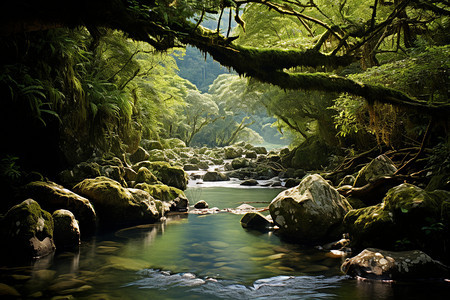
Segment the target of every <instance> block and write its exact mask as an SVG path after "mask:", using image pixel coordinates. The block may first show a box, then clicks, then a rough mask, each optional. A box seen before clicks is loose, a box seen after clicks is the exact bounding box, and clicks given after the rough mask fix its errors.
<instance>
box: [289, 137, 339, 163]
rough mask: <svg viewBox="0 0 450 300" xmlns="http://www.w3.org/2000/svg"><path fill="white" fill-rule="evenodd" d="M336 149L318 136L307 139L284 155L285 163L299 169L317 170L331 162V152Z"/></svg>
mask: <svg viewBox="0 0 450 300" xmlns="http://www.w3.org/2000/svg"><path fill="white" fill-rule="evenodd" d="M334 151H335V149H334V148H332V147H330V146H329V145H328V144H326V143H325V142H324V141H323V140H321V139H319V138H318V137H317V136H312V137H309V138H308V139H306V140H305V141H304V142H303V143H302V144H301V145H300V146H298V147H297V148H295V149H293V150H292V151H291V152H290V153H289V154H287V155H283V158H282V161H283V165H287V166H291V167H293V168H297V169H300V168H301V169H305V170H317V169H322V168H323V167H324V166H327V165H328V163H329V158H330V156H331V154H333V152H334Z"/></svg>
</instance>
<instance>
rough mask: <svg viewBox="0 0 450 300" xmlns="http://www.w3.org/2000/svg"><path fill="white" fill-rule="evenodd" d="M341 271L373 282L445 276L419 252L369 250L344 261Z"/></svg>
mask: <svg viewBox="0 0 450 300" xmlns="http://www.w3.org/2000/svg"><path fill="white" fill-rule="evenodd" d="M341 269H342V271H343V272H344V273H346V274H347V275H350V276H353V277H361V278H367V279H374V280H418V279H427V280H429V279H432V278H435V279H438V278H439V279H441V278H448V276H449V269H448V267H446V266H445V265H443V264H442V263H440V262H439V261H436V260H434V259H432V258H431V257H430V256H428V255H427V254H425V253H424V252H422V251H419V250H411V251H401V252H392V251H383V250H379V249H374V248H369V249H365V250H364V251H362V252H361V253H359V254H358V255H357V256H355V257H352V258H348V259H347V260H346V261H345V262H344V263H343V265H342V267H341Z"/></svg>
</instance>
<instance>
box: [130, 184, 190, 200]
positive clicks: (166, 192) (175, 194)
mask: <svg viewBox="0 0 450 300" xmlns="http://www.w3.org/2000/svg"><path fill="white" fill-rule="evenodd" d="M135 188H137V189H141V190H143V191H146V192H147V193H149V194H150V195H151V196H152V197H153V198H155V199H158V200H161V201H172V200H175V199H176V198H179V197H181V198H186V199H187V197H186V195H185V194H184V192H183V191H182V190H180V189H177V188H175V187H173V186H167V185H164V184H145V183H141V184H137V185H136V186H135Z"/></svg>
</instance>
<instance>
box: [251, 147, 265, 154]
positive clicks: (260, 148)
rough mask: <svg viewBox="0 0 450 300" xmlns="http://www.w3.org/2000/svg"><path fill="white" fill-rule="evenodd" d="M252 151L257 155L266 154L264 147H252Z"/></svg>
mask: <svg viewBox="0 0 450 300" xmlns="http://www.w3.org/2000/svg"><path fill="white" fill-rule="evenodd" d="M251 150H252V151H255V152H256V153H257V154H267V149H266V148H265V147H252V148H251Z"/></svg>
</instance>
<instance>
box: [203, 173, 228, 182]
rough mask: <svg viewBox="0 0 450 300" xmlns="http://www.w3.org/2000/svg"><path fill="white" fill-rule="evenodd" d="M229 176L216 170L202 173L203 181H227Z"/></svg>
mask: <svg viewBox="0 0 450 300" xmlns="http://www.w3.org/2000/svg"><path fill="white" fill-rule="evenodd" d="M228 180H230V178H229V177H228V176H227V175H226V174H224V173H222V172H218V171H208V172H206V173H205V175H203V181H228Z"/></svg>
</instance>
